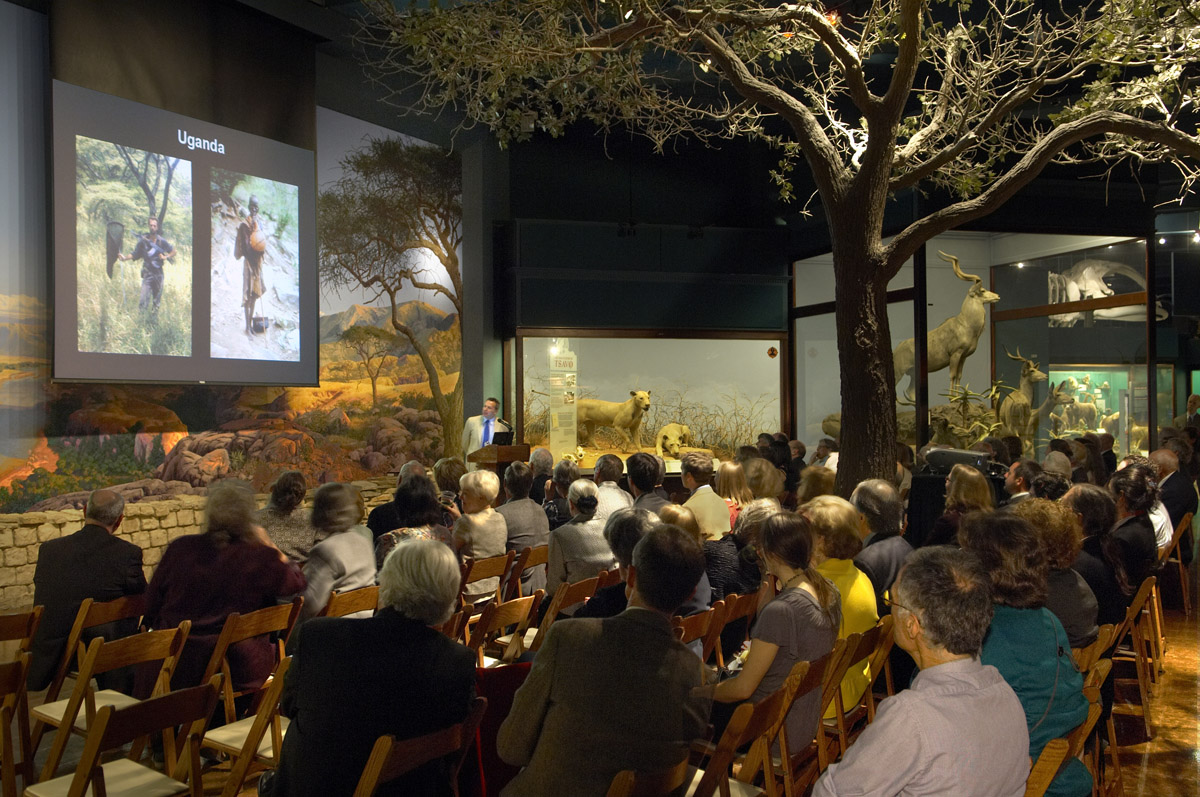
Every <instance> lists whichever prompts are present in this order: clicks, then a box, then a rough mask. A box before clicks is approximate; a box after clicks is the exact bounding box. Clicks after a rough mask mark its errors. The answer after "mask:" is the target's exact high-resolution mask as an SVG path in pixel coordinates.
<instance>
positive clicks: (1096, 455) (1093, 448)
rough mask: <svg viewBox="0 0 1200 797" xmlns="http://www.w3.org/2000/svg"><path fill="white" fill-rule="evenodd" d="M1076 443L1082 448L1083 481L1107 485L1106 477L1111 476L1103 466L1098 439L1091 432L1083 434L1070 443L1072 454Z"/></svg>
mask: <svg viewBox="0 0 1200 797" xmlns="http://www.w3.org/2000/svg"><path fill="white" fill-rule="evenodd" d="M1076 443H1078V444H1079V445H1080V446H1082V447H1083V457H1082V461H1081V463H1080V464H1081V465H1082V467H1083V472H1084V473H1083V475H1084V478H1085V480H1086V481H1087V482H1088V483H1089V484H1107V483H1108V477H1109V476H1111V475H1112V474H1110V473H1109V472H1108V467H1107V466H1106V465H1105V464H1104V458H1103V457H1102V456H1100V438H1099V437H1097V436H1096V435H1095V433H1093V432H1084V433H1083V434H1082V435H1081V436H1080V437H1077V438H1075V439H1074V441H1072V444H1071V450H1072V452H1074V451H1075V444H1076ZM1072 475H1074V474H1072Z"/></svg>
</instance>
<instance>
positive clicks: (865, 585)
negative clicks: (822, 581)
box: [799, 495, 879, 717]
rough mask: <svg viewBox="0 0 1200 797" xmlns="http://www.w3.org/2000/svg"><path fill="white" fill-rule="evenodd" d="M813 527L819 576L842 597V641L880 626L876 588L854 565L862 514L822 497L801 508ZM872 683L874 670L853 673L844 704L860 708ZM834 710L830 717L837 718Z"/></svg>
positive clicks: (859, 547) (848, 677)
mask: <svg viewBox="0 0 1200 797" xmlns="http://www.w3.org/2000/svg"><path fill="white" fill-rule="evenodd" d="M799 511H800V512H802V513H803V514H804V515H806V516H807V517H808V519H809V521H810V522H811V524H812V531H813V538H814V542H815V544H814V546H813V561H814V562H815V563H816V565H817V572H818V573H820V574H821V575H823V576H824V577H825V578H827V579H829V580H830V581H831V582H833V585H834V586H835V587H836V588H837V591H838V595H840V596H841V599H842V601H841V604H842V621H841V623H839V625H838V639H845V638H846V637H848V636H850V635H851V634H861V633H863V632H865V631H870V630H871V629H872V628H874V627H875V624H876V623H878V622H879V612H878V611H877V610H876V608H875V587H874V586H873V585H872V584H871V579H869V578H867V576H866V574H865V573H863V572H862V571H861V570H859V569H858V568H857V567H855V565H854V557H855V556H857V555H858V554H859V552H860V551H862V540H860V539H859V537H858V528H859V525H858V512H857V511H856V510H855V509H854V507H853V506H851V504H850V502H849V501H847V500H846V499H845V498H839V497H837V496H836V495H822V496H818V497H817V498H814V499H813V500H811V501H809V502H808V503H807V504H804V505H803V506H801V507H800V510H799ZM869 680H870V667H869V665H866V664H864V665H863V666H861V667H859V668H857V669H853V670H849V671H847V672H846V677H845V678H843V679H842V704H843V705H844V706H845V707H846V708H847V710H849V709H850V708H851V707H853V706H855V705H857V704H858V701H859V700H860V699H862V695H863V692H864V691H866V688H867V682H868V681H869ZM832 709H833V707H832V706H830V711H829V712H828V713H827V714H826V716H827V717H832V716H833V713H834V712H833V710H832Z"/></svg>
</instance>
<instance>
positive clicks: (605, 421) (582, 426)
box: [576, 390, 650, 451]
mask: <svg viewBox="0 0 1200 797" xmlns="http://www.w3.org/2000/svg"><path fill="white" fill-rule="evenodd" d="M576 406H577V407H578V416H577V418H578V421H577V423H578V426H579V433H580V434H579V438H580V439H579V442H581V443H583V444H584V445H585V446H595V434H596V427H597V426H608V427H611V428H613V429H616V430H617V431H618V432H620V433H622V434H623V435H625V437H626V439H625V440H624V441H623V442H622V445H621V450H622V451H628V450H629V446H630V445H632V446H633V448H634V449H635V450H637V449H639V448H640V447H641V445H642V417H643V416H644V415H645V414H646V410H648V409H650V391H649V390H631V391H629V398H628V399H626V400H625V401H620V402H618V401H601V400H600V399H580V400H579V402H578V403H577V405H576Z"/></svg>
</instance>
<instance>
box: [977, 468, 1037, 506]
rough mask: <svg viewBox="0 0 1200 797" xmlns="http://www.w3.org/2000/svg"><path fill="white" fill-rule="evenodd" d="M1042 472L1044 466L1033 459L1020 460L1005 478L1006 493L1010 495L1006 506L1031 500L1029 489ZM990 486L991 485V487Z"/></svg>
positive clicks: (1009, 469)
mask: <svg viewBox="0 0 1200 797" xmlns="http://www.w3.org/2000/svg"><path fill="white" fill-rule="evenodd" d="M1041 472H1042V466H1041V465H1039V464H1037V463H1036V462H1034V461H1033V460H1031V459H1018V460H1017V461H1015V462H1013V464H1012V465H1010V466H1009V468H1008V475H1006V476H1005V477H1004V492H1005V493H1007V494H1008V500H1007V501H1005V502H1004V503H1005V505H1006V506H1007V505H1008V504H1015V503H1017V502H1018V501H1024V500H1025V499H1027V498H1029V497H1030V496H1029V488H1030V487H1031V486H1032V485H1033V480H1034V478H1035V477H1036V476H1037V475H1038V474H1039V473H1041ZM989 486H990V485H989Z"/></svg>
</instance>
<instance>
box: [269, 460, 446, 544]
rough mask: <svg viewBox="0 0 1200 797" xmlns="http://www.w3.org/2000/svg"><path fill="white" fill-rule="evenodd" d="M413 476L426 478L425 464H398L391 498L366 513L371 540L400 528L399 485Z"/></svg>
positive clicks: (414, 461)
mask: <svg viewBox="0 0 1200 797" xmlns="http://www.w3.org/2000/svg"><path fill="white" fill-rule="evenodd" d="M413 478H419V479H426V478H428V474H427V473H426V472H425V466H424V465H422V464H421V463H420V462H418V461H417V460H415V459H412V460H409V461H408V462H405V463H404V464H403V465H401V466H400V475H399V476H398V477H396V492H395V494H394V495H393V496H392V500H391V501H388V502H387V503H386V504H380V505H379V506H377V507H375V508H374V509H372V510H371V512H370V514H368V515H367V528H369V529H370V530H371V540H372V541H377V540H378V539H379V538H380V537H382V536H383V535H384V534H386V533H387V532H389V531H391V530H392V529H398V528H400V525H401V524H400V515H401V514H402V513H403V510H402V508H401V507H400V498H399V496H400V485H402V484H404V483H405V482H406V481H408V480H409V479H413ZM268 531H270V529H268Z"/></svg>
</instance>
